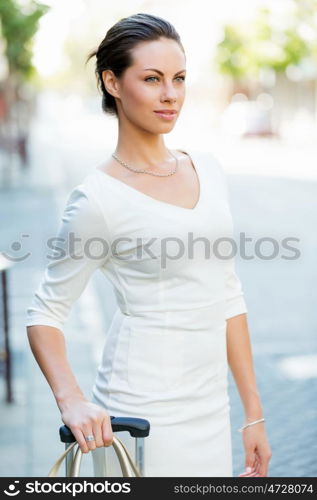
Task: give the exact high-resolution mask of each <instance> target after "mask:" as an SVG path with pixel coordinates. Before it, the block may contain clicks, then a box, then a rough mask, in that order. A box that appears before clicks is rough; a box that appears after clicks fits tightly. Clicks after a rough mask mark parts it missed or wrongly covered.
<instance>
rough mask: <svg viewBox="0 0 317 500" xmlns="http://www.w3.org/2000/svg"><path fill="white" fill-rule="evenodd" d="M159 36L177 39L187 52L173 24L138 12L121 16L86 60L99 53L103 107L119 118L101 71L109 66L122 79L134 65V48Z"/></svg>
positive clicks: (98, 73)
mask: <svg viewBox="0 0 317 500" xmlns="http://www.w3.org/2000/svg"><path fill="white" fill-rule="evenodd" d="M160 37H165V38H169V39H171V40H175V41H176V42H177V43H178V44H179V46H180V47H181V49H182V50H183V52H184V53H185V51H184V48H183V46H182V43H181V40H180V36H179V34H178V33H177V31H176V30H175V28H174V27H173V26H172V24H171V23H169V22H168V21H166V20H165V19H162V18H161V17H158V16H154V15H151V14H145V13H138V14H134V15H132V16H129V17H124V18H122V19H120V20H119V21H118V22H117V23H116V24H114V25H113V26H112V27H111V28H110V29H109V30H108V31H107V33H106V36H105V38H104V39H103V40H102V42H101V43H100V45H99V47H98V48H97V49H95V50H93V51H91V52H90V53H89V54H88V57H87V60H86V64H87V62H88V61H89V60H90V59H91V58H92V57H93V56H96V67H95V74H96V78H97V87H98V88H99V90H101V92H102V109H103V111H104V112H105V113H108V114H110V115H115V116H117V117H118V111H117V106H116V101H115V98H114V97H113V96H112V95H111V94H109V92H108V91H107V90H106V88H105V86H104V83H103V79H102V72H103V71H104V70H107V69H110V70H112V71H113V73H114V74H115V76H116V77H117V78H119V77H120V76H121V75H122V73H123V72H124V71H125V70H126V69H127V68H128V67H129V66H131V65H132V64H133V60H132V49H133V48H134V47H135V46H136V45H137V44H138V43H140V42H143V41H152V40H157V39H159V38H160Z"/></svg>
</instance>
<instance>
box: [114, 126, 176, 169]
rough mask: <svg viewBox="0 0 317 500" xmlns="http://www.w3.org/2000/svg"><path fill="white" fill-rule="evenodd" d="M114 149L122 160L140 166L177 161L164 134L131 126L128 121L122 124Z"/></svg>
mask: <svg viewBox="0 0 317 500" xmlns="http://www.w3.org/2000/svg"><path fill="white" fill-rule="evenodd" d="M114 151H115V152H116V154H117V156H118V157H119V158H120V159H121V160H124V161H126V162H127V163H130V164H131V165H133V164H135V165H137V166H138V167H145V168H148V167H157V166H158V165H160V164H164V165H165V166H167V164H168V165H173V164H174V163H175V160H174V158H173V157H172V156H171V154H170V153H169V152H168V148H167V147H166V145H165V144H164V139H163V136H162V134H151V133H150V132H148V131H145V130H141V129H136V128H135V127H131V126H129V124H128V123H126V122H125V123H124V125H120V128H119V134H118V141H117V145H116V147H115V149H114Z"/></svg>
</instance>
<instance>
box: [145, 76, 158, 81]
mask: <svg viewBox="0 0 317 500" xmlns="http://www.w3.org/2000/svg"><path fill="white" fill-rule="evenodd" d="M151 78H156V79H157V76H148V77H147V78H146V79H145V82H147V81H149V80H151Z"/></svg>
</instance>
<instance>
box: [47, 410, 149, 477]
mask: <svg viewBox="0 0 317 500" xmlns="http://www.w3.org/2000/svg"><path fill="white" fill-rule="evenodd" d="M110 419H111V427H112V431H113V432H120V431H128V432H129V433H130V435H131V436H132V437H134V438H135V456H136V460H135V462H136V463H134V461H133V460H132V458H131V455H130V453H129V451H128V450H127V448H126V446H125V445H124V444H123V443H122V441H121V440H120V439H119V438H118V437H117V436H113V443H112V446H113V448H114V451H115V453H116V456H117V458H118V460H119V463H120V467H121V470H122V475H123V477H142V476H143V473H144V438H145V437H147V436H148V435H149V433H150V423H149V422H148V420H145V419H143V418H132V417H113V416H111V417H110ZM59 435H60V439H61V441H62V442H63V443H65V451H64V453H62V455H61V456H60V457H59V458H58V459H57V460H56V462H55V463H54V465H53V466H52V468H51V469H50V471H49V473H48V477H57V475H58V472H59V469H60V466H61V464H62V462H63V461H64V460H65V477H79V475H80V465H81V460H82V455H83V453H82V451H81V449H80V447H79V445H78V443H77V441H76V439H75V437H74V435H73V433H72V432H71V430H70V428H69V427H68V426H67V425H62V426H61V427H60V429H59Z"/></svg>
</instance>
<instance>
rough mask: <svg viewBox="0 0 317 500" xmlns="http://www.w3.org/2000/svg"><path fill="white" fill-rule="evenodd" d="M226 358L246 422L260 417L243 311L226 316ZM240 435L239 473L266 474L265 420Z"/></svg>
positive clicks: (266, 443)
mask: <svg viewBox="0 0 317 500" xmlns="http://www.w3.org/2000/svg"><path fill="white" fill-rule="evenodd" d="M227 358H228V364H229V366H230V369H231V372H232V375H233V377H234V379H235V382H236V385H237V388H238V391H239V394H240V398H241V401H242V404H243V406H244V412H245V424H247V423H250V422H253V421H254V420H259V419H261V418H263V417H264V415H263V409H262V405H261V401H260V396H259V393H258V390H257V387H256V378H255V372H254V367H253V360H252V349H251V342H250V336H249V330H248V322H247V314H246V313H243V314H238V315H236V316H233V317H230V318H228V319H227ZM242 436H243V443H244V448H245V467H246V472H245V473H242V474H240V475H239V476H255V477H256V476H258V477H259V476H260V477H266V476H267V475H268V466H269V461H270V458H271V456H272V452H271V448H270V445H269V443H268V439H267V436H266V432H265V422H259V423H257V424H254V425H251V426H250V427H247V428H245V429H243V431H242ZM247 467H250V468H251V471H248V469H247Z"/></svg>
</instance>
